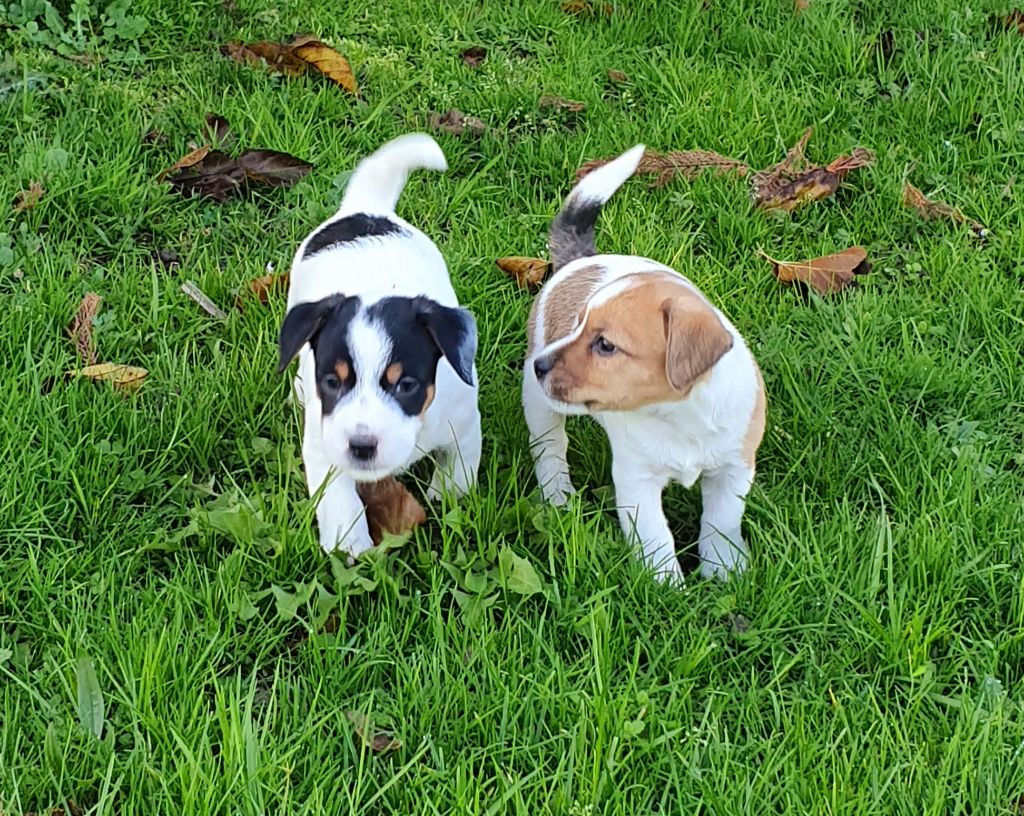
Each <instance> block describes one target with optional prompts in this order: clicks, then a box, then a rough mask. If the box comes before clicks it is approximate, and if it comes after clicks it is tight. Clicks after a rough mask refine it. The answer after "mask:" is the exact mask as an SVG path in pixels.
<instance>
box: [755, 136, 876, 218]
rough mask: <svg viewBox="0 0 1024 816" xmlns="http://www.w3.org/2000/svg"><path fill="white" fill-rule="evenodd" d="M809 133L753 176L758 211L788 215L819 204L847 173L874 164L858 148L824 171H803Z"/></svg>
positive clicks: (873, 158) (829, 165) (871, 157)
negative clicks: (816, 202) (807, 205)
mask: <svg viewBox="0 0 1024 816" xmlns="http://www.w3.org/2000/svg"><path fill="white" fill-rule="evenodd" d="M812 132H813V131H812V129H811V128H808V129H807V130H806V131H805V132H804V135H803V136H801V137H800V140H799V141H798V142H797V143H796V144H795V145H793V147H791V148H790V149H789V152H788V153H787V154H786V157H785V158H784V159H783V160H782V161H781V162H779V163H778V164H776V165H775V166H773V167H770V168H768V169H767V170H761V171H759V172H757V173H754V174H753V176H752V177H751V182H752V184H753V197H754V203H755V204H756V205H757V206H758V207H760V208H761V209H763V210H783V211H785V212H792V211H793V210H794V209H796V208H797V207H799V206H800V205H802V204H807V203H809V202H811V201H820V200H821V199H823V198H827V197H828V196H830V195H832V194H833V193H834V192H835V191H836V190H837V189H839V185H840V183H841V182H842V180H843V179H844V178H845V177H846V175H847V174H848V173H849V172H850V171H852V170H856V169H858V168H861V167H867V166H868V165H870V164H872V163H873V162H874V160H875V156H874V154H873V153H872V152H871V151H870V150H866V149H865V148H863V147H858V148H855V149H854V150H853V151H852V152H850V153H849V154H844V155H842V156H839V157H837V158H836V159H834V160H833V161H831V162H830V163H829V164H827V165H825V166H824V167H819V166H814V167H809V168H806V169H803V167H802V165H803V163H804V149H805V148H806V146H807V142H808V140H809V139H810V138H811V133H812Z"/></svg>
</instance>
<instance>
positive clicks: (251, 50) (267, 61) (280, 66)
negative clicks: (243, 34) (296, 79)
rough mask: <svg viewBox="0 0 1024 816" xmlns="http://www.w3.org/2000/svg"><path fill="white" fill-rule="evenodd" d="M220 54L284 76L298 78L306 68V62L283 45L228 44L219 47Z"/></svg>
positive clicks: (264, 43)
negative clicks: (259, 65) (264, 67)
mask: <svg viewBox="0 0 1024 816" xmlns="http://www.w3.org/2000/svg"><path fill="white" fill-rule="evenodd" d="M220 52H221V53H222V54H223V55H224V56H225V57H229V58H230V59H233V60H235V61H236V62H243V63H248V64H250V65H258V64H260V63H262V64H264V65H266V66H267V68H269V69H270V70H271V71H274V72H275V73H278V74H284V75H285V76H298V75H299V74H302V73H304V72H305V70H306V68H307V63H306V61H305V60H301V59H299V58H298V57H297V56H295V55H294V54H293V53H292V51H291V48H290V47H289V46H288V45H285V44H283V43H272V42H255V43H240V42H229V43H225V44H224V45H222V46H221V47H220Z"/></svg>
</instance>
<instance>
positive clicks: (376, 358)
mask: <svg viewBox="0 0 1024 816" xmlns="http://www.w3.org/2000/svg"><path fill="white" fill-rule="evenodd" d="M348 350H349V355H350V357H351V360H352V367H353V370H354V372H355V380H356V381H355V386H354V387H353V388H352V390H351V391H349V392H348V393H347V394H345V395H344V396H343V397H342V398H341V399H340V400H339V401H338V403H337V405H335V406H334V410H333V411H331V413H329V414H327V415H326V416H325V417H324V418H323V422H322V425H321V433H322V436H323V444H324V449H325V451H326V452H327V456H328V458H329V459H330V461H331V463H332V464H333V465H334V466H335V467H336V468H338V470H339V471H342V472H344V473H348V474H349V475H350V476H352V477H353V478H355V479H356V480H357V481H375V480H377V479H382V478H384V477H385V476H389V475H391V474H393V473H395V472H396V471H399V470H402V469H404V468H405V467H406V466H407V465H408V464H410V462H412V461H413V460H415V459H416V458H417V448H416V440H417V436H418V435H419V431H420V427H421V426H422V419H421V418H420V417H418V416H408V415H407V414H405V412H404V411H402V409H401V408H400V407H399V405H398V403H397V402H395V400H394V399H393V398H392V397H391V396H390V395H388V394H387V393H385V392H384V389H383V388H382V387H381V380H382V379H383V377H384V371H385V369H386V368H387V366H388V362H389V360H390V359H391V354H392V343H391V338H390V337H389V336H388V334H387V332H386V331H384V328H383V327H382V326H380V325H379V324H377V323H371V322H369V321H367V319H366V315H365V313H360V314H358V315H356V317H355V318H354V319H353V320H352V323H351V325H350V327H349V335H348ZM353 440H355V441H356V443H357V444H358V443H363V442H366V441H370V440H375V441H376V446H377V447H376V452H375V454H374V455H373V456H372V457H370V458H367V459H366V460H361V459H359V458H357V457H355V456H353V453H352V444H353Z"/></svg>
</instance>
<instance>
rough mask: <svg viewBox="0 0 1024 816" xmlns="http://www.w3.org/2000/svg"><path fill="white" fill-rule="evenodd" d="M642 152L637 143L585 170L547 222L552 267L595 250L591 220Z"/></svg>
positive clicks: (642, 149)
mask: <svg viewBox="0 0 1024 816" xmlns="http://www.w3.org/2000/svg"><path fill="white" fill-rule="evenodd" d="M643 156H644V146H643V145H642V144H640V145H637V146H636V147H633V148H631V149H630V150H627V151H626V152H625V153H623V154H622V155H621V156H619V157H618V158H617V159H614V160H613V161H610V162H608V164H606V165H604V166H602V167H598V168H597V169H596V170H594V171H592V172H590V173H588V174H587V175H586V176H585V177H584V178H583V180H582V181H581V182H580V183H579V184H577V185H576V186H575V187H574V188H573V191H572V192H571V193H569V197H568V198H566V199H565V203H564V204H563V205H562V209H561V210H560V211H559V213H558V215H556V216H555V220H554V221H552V222H551V229H550V230H549V232H548V248H549V249H550V250H551V265H552V268H554V269H556V270H557V269H560V268H562V267H563V266H565V265H566V264H567V263H569V262H570V261H575V260H576V259H577V258H586V257H588V256H590V255H596V254H597V248H596V247H595V246H594V224H596V223H597V217H598V216H599V215H600V214H601V208H602V207H603V206H604V203H605V202H606V201H607V200H608V199H609V198H611V197H612V196H613V195H614V194H615V191H616V190H618V189H619V187H621V186H622V185H623V184H624V183H625V181H626V179H628V178H629V177H630V176H632V175H633V173H634V172H635V171H636V168H637V165H638V164H640V159H642V158H643Z"/></svg>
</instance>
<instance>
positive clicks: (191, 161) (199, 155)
mask: <svg viewBox="0 0 1024 816" xmlns="http://www.w3.org/2000/svg"><path fill="white" fill-rule="evenodd" d="M212 149H213V148H212V147H211V146H210V145H208V144H205V145H202V146H201V147H197V148H196V149H195V150H191V151H189V152H188V153H186V154H185V155H184V156H182V157H181V158H180V159H178V160H177V161H176V162H175V163H174V164H172V165H171V166H170V167H168V168H167V169H166V170H164V171H162V172H161V173H160V175H159V176H157V177H156V180H157V181H163V180H164V179H165V178H167V177H168V176H169V175H170V174H171V173H176V172H178V171H179V170H187V169H188V168H190V167H194V166H195V165H197V164H199V162H201V161H202V160H203V159H205V158H206V157H207V155H208V154H209V152H210V150H212Z"/></svg>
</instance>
